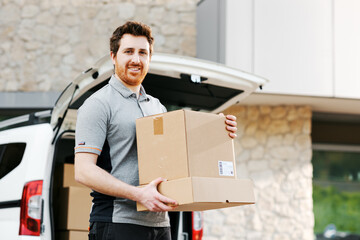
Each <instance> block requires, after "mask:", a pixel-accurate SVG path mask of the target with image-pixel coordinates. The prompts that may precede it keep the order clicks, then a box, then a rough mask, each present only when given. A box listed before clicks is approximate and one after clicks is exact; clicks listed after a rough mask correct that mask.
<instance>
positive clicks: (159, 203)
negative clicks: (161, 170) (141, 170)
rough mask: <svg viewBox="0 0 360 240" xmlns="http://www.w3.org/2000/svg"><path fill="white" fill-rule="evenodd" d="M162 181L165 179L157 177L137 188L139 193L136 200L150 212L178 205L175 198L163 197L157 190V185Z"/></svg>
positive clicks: (161, 210)
mask: <svg viewBox="0 0 360 240" xmlns="http://www.w3.org/2000/svg"><path fill="white" fill-rule="evenodd" d="M163 181H166V180H165V179H163V178H161V177H159V178H157V179H155V180H153V181H152V182H150V183H149V184H148V185H146V186H144V187H141V188H139V190H140V194H139V196H138V202H140V203H141V204H142V205H144V206H145V207H146V208H147V209H149V210H150V211H152V212H166V211H170V210H172V209H174V207H176V206H177V205H178V203H177V202H176V201H175V200H173V199H170V198H168V197H165V196H164V195H162V194H160V193H159V192H158V190H157V186H158V185H159V184H160V183H161V182H163ZM167 204H168V205H169V206H168V205H167Z"/></svg>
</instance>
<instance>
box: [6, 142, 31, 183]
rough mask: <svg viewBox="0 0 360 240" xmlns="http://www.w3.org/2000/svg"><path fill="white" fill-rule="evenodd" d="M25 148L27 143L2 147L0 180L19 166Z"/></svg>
mask: <svg viewBox="0 0 360 240" xmlns="http://www.w3.org/2000/svg"><path fill="white" fill-rule="evenodd" d="M25 147H26V144H25V143H9V144H3V145H0V179H1V178H3V177H4V176H5V175H7V174H8V173H10V172H11V171H12V170H14V169H15V168H16V167H17V166H19V164H20V163H21V160H22V158H23V155H24V152H25Z"/></svg>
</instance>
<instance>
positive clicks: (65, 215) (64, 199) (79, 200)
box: [56, 187, 92, 231]
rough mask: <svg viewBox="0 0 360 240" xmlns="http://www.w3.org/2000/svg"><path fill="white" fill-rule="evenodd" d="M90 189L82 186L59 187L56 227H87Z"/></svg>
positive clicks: (76, 228)
mask: <svg viewBox="0 0 360 240" xmlns="http://www.w3.org/2000/svg"><path fill="white" fill-rule="evenodd" d="M90 193H91V189H89V188H83V187H67V188H63V189H60V194H59V199H58V200H57V202H58V205H57V208H58V209H56V213H57V216H56V217H57V221H56V226H57V229H60V230H83V231H87V230H88V228H89V218H90V211H91V205H92V197H91V196H90Z"/></svg>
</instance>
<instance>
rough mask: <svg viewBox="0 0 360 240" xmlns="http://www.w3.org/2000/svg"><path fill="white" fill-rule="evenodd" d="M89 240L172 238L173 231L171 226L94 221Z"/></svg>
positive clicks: (159, 239)
mask: <svg viewBox="0 0 360 240" xmlns="http://www.w3.org/2000/svg"><path fill="white" fill-rule="evenodd" d="M89 240H171V233H170V227H145V226H141V225H136V224H128V223H105V222H94V223H91V224H90V232H89Z"/></svg>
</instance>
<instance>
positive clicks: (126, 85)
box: [115, 74, 141, 98]
mask: <svg viewBox="0 0 360 240" xmlns="http://www.w3.org/2000/svg"><path fill="white" fill-rule="evenodd" d="M115 77H116V79H117V80H119V81H120V82H121V83H122V84H124V86H125V87H127V88H128V89H130V91H132V92H133V93H136V97H137V98H138V97H139V94H140V86H141V85H137V86H132V85H129V84H127V83H126V82H124V81H123V80H121V78H120V77H119V76H118V75H117V74H115Z"/></svg>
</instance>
